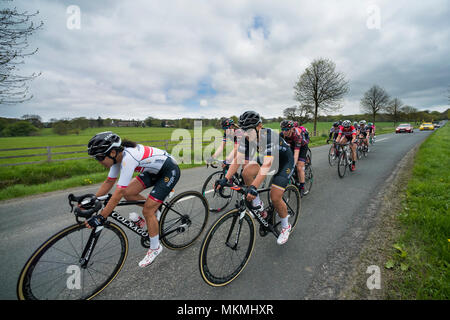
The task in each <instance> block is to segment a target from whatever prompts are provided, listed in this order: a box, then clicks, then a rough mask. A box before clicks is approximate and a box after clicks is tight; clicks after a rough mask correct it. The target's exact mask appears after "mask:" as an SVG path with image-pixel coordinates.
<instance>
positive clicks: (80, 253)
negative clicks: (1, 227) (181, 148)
mask: <svg viewBox="0 0 450 320" xmlns="http://www.w3.org/2000/svg"><path fill="white" fill-rule="evenodd" d="M110 198H111V194H108V195H105V196H102V197H95V195H93V194H86V195H82V196H79V197H76V196H74V195H73V194H70V195H69V197H68V199H69V205H70V207H71V212H73V213H74V215H75V220H76V223H75V224H73V225H71V226H68V227H67V228H64V229H63V230H61V231H59V232H57V233H56V234H54V235H53V236H51V237H50V238H49V239H48V240H46V241H45V242H44V243H43V244H42V245H41V246H40V247H39V248H38V249H36V251H35V252H34V253H33V254H32V255H31V257H30V258H29V259H28V261H27V262H26V264H25V266H24V267H23V269H22V271H21V273H20V275H19V280H18V283H17V296H18V298H19V299H20V300H47V299H48V300H59V299H62V300H89V299H92V298H94V297H95V296H96V295H98V294H99V293H100V292H102V291H103V290H104V289H105V288H106V287H107V286H108V285H109V284H110V283H111V282H112V281H113V280H114V279H115V278H116V277H117V275H118V274H119V272H120V271H121V270H122V267H123V266H124V263H125V260H126V258H127V255H128V250H129V245H128V237H127V235H126V233H125V232H124V230H123V229H122V228H121V227H120V226H119V225H122V226H125V227H126V228H127V229H129V230H131V231H132V232H133V233H135V234H136V235H137V236H138V237H139V238H140V242H141V245H142V246H143V247H144V248H149V247H150V239H149V235H148V232H147V230H146V227H142V228H141V227H139V226H138V225H137V224H135V223H134V222H132V221H130V220H128V219H126V218H124V217H123V216H121V215H120V214H119V213H118V212H117V211H113V212H112V214H111V215H110V216H109V217H108V220H107V221H106V222H105V224H104V225H103V226H99V227H97V228H93V229H89V228H86V226H85V224H84V220H83V219H86V220H87V219H89V218H90V217H92V216H93V215H94V214H98V212H99V210H100V209H101V208H102V207H104V206H106V204H107V203H108V201H109V199H110ZM144 203H145V200H142V201H141V200H139V201H121V202H119V204H118V205H117V206H129V205H143V204H144ZM74 208H75V209H74ZM160 210H161V211H162V213H161V216H160V219H159V235H160V241H161V243H162V244H163V245H164V246H165V247H167V248H169V249H172V250H181V249H185V248H187V247H189V246H190V245H192V244H193V243H194V242H195V241H196V240H197V239H198V238H199V236H200V234H201V233H202V232H203V230H204V229H205V227H206V223H207V221H208V216H209V209H208V203H207V201H206V199H205V198H204V197H203V196H202V195H201V194H200V193H199V192H196V191H186V192H183V193H180V194H179V195H177V196H175V197H173V198H172V199H171V200H170V201H169V202H167V201H164V202H163V203H162V204H161V207H160ZM109 218H112V219H113V220H115V221H116V222H118V224H116V223H114V222H111V221H109ZM80 219H81V220H80Z"/></svg>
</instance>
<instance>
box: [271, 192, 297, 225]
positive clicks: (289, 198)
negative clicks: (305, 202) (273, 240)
mask: <svg viewBox="0 0 450 320" xmlns="http://www.w3.org/2000/svg"><path fill="white" fill-rule="evenodd" d="M300 199H301V197H300V191H298V188H297V187H296V186H294V185H291V184H290V185H288V186H287V187H286V189H285V190H284V193H283V201H284V202H285V203H286V206H287V210H288V216H289V224H290V225H291V233H292V231H294V228H295V226H296V225H297V222H298V218H299V216H300V214H301V202H300ZM272 224H273V226H274V228H275V230H277V231H278V233H280V232H281V220H280V217H279V216H278V214H277V213H275V212H274V213H273V217H272Z"/></svg>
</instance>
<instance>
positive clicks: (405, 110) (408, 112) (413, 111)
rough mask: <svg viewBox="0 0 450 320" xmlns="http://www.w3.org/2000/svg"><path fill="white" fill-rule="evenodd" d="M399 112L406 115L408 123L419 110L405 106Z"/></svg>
mask: <svg viewBox="0 0 450 320" xmlns="http://www.w3.org/2000/svg"><path fill="white" fill-rule="evenodd" d="M400 111H401V112H403V113H404V114H405V115H406V118H407V119H408V121H411V118H413V119H414V118H415V115H416V114H417V112H418V111H419V110H418V109H417V108H414V107H411V106H407V105H405V106H403V107H402V108H401V109H400Z"/></svg>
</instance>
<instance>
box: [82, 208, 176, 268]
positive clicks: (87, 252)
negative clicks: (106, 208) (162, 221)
mask: <svg viewBox="0 0 450 320" xmlns="http://www.w3.org/2000/svg"><path fill="white" fill-rule="evenodd" d="M144 203H145V200H137V201H121V202H119V203H118V204H117V206H130V205H142V204H144ZM164 206H165V207H167V206H168V203H167V202H163V203H162V204H161V206H160V208H161V207H164ZM171 210H172V211H173V212H175V213H176V214H178V215H179V216H180V218H181V219H184V216H183V215H182V214H181V213H179V212H177V211H176V210H174V209H173V208H171ZM110 216H111V217H112V218H113V219H114V220H116V221H117V222H119V223H120V224H121V225H123V226H125V227H127V228H128V229H129V230H131V231H133V232H134V233H136V234H137V235H138V236H140V237H141V238H143V239H144V240H147V239H148V236H149V235H148V232H147V231H146V230H145V229H142V228H139V227H138V226H137V225H136V224H135V223H134V222H133V221H130V220H128V219H126V218H124V217H123V216H121V215H120V214H119V213H118V212H117V211H113V212H112V213H111V215H110ZM106 223H109V222H106ZM103 228H104V227H103V226H99V227H96V228H95V229H93V230H92V232H91V234H90V236H89V239H88V241H87V243H86V246H85V248H84V250H83V253H82V255H81V258H80V260H79V261H80V264H81V268H83V269H84V268H86V267H87V265H88V263H89V259H90V257H91V253H92V251H93V249H94V248H95V245H96V244H97V241H98V239H99V237H100V234H101V231H102V230H103ZM168 229H171V228H170V227H169V228H168ZM182 231H184V229H183V224H182V225H181V226H178V227H177V228H175V229H173V230H171V231H169V232H166V233H164V232H162V234H160V239H163V238H164V237H167V236H168V235H170V234H172V233H174V232H182Z"/></svg>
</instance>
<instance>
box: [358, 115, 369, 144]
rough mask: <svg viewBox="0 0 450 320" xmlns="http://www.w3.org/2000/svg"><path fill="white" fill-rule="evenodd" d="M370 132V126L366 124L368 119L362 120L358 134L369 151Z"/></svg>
mask: <svg viewBox="0 0 450 320" xmlns="http://www.w3.org/2000/svg"><path fill="white" fill-rule="evenodd" d="M368 132H369V126H366V120H361V121H360V122H359V132H358V136H359V138H360V139H362V140H363V142H364V146H365V148H366V150H367V151H369V136H368Z"/></svg>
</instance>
